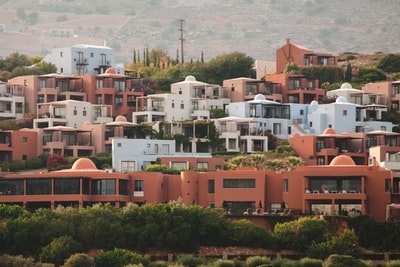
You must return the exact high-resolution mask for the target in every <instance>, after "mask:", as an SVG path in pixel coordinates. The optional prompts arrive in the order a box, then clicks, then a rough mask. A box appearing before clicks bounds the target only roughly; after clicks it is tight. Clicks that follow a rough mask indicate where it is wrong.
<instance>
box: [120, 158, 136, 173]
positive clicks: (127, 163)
mask: <svg viewBox="0 0 400 267" xmlns="http://www.w3.org/2000/svg"><path fill="white" fill-rule="evenodd" d="M120 165H121V166H120V167H121V168H120V169H121V172H125V173H126V172H134V171H136V161H131V160H122V161H121V163H120Z"/></svg>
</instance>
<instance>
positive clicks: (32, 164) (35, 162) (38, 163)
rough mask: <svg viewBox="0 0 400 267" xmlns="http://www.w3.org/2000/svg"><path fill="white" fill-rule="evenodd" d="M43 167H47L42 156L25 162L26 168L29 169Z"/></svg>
mask: <svg viewBox="0 0 400 267" xmlns="http://www.w3.org/2000/svg"><path fill="white" fill-rule="evenodd" d="M43 167H45V166H44V163H43V161H42V159H41V158H34V159H30V160H27V161H26V162H25V168H26V169H27V170H36V169H40V168H43Z"/></svg>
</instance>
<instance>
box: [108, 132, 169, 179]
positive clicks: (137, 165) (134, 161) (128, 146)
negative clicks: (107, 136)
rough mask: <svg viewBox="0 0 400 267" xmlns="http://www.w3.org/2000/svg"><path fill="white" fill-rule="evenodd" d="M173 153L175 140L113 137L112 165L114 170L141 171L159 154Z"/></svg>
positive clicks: (167, 154)
mask: <svg viewBox="0 0 400 267" xmlns="http://www.w3.org/2000/svg"><path fill="white" fill-rule="evenodd" d="M174 153H175V140H152V139H117V138H116V139H113V140H112V166H113V168H114V169H115V170H116V171H121V172H128V171H142V170H144V169H145V168H146V167H147V166H148V165H150V164H153V163H154V162H155V161H156V160H157V158H158V157H160V156H171V155H173V154H174Z"/></svg>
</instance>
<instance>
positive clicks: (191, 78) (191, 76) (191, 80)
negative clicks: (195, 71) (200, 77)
mask: <svg viewBox="0 0 400 267" xmlns="http://www.w3.org/2000/svg"><path fill="white" fill-rule="evenodd" d="M195 81H196V77H194V76H193V75H189V76H186V78H185V82H195Z"/></svg>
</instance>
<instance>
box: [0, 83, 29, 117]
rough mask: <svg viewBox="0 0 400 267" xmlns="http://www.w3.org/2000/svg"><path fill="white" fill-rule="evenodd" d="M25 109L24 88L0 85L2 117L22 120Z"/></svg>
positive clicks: (0, 114)
mask: <svg viewBox="0 0 400 267" xmlns="http://www.w3.org/2000/svg"><path fill="white" fill-rule="evenodd" d="M24 108H25V95H24V88H23V87H22V86H20V85H16V84H9V83H3V82H1V83H0V117H3V118H15V119H22V117H23V114H24Z"/></svg>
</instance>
